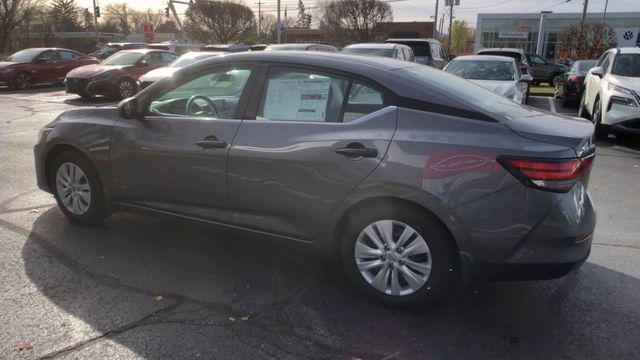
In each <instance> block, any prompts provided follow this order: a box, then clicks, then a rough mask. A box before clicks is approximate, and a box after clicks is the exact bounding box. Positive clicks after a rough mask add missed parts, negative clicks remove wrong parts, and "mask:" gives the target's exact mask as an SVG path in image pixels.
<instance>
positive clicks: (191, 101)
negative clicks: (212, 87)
mask: <svg viewBox="0 0 640 360" xmlns="http://www.w3.org/2000/svg"><path fill="white" fill-rule="evenodd" d="M198 99H200V100H204V102H205V103H206V104H207V107H208V108H209V110H210V111H209V112H205V109H204V108H203V107H201V106H199V105H198V104H196V103H195V101H196V100H198ZM193 105H196V106H197V107H198V108H199V109H200V110H196V111H194V109H193ZM185 108H186V109H185V110H186V113H187V115H202V114H207V115H212V116H214V117H219V115H220V111H218V107H217V106H216V104H215V103H214V102H213V100H211V99H209V98H208V97H206V96H204V95H193V96H192V97H190V98H189V100H187V104H186V105H185Z"/></svg>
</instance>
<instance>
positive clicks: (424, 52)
mask: <svg viewBox="0 0 640 360" xmlns="http://www.w3.org/2000/svg"><path fill="white" fill-rule="evenodd" d="M401 44H404V45H407V46H408V47H410V48H411V50H413V54H414V55H415V56H417V57H429V56H431V50H430V49H429V43H428V42H424V41H407V42H401Z"/></svg>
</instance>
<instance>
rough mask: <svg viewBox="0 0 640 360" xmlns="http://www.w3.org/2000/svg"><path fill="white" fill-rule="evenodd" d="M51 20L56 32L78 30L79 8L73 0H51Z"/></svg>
mask: <svg viewBox="0 0 640 360" xmlns="http://www.w3.org/2000/svg"><path fill="white" fill-rule="evenodd" d="M51 18H52V20H53V23H54V25H55V28H56V31H78V30H80V27H81V26H80V19H79V18H80V8H78V5H76V2H75V0H53V1H52V2H51Z"/></svg>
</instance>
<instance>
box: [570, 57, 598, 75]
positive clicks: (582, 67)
mask: <svg viewBox="0 0 640 360" xmlns="http://www.w3.org/2000/svg"><path fill="white" fill-rule="evenodd" d="M597 62H598V60H585V61H578V62H576V64H575V65H574V66H573V69H572V70H573V71H575V72H577V73H578V74H586V73H587V72H588V71H589V70H591V68H592V67H594V66H596V63H597Z"/></svg>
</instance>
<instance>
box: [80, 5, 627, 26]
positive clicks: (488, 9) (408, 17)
mask: <svg viewBox="0 0 640 360" xmlns="http://www.w3.org/2000/svg"><path fill="white" fill-rule="evenodd" d="M261 1H262V2H263V4H264V5H263V9H266V10H273V9H275V4H276V0H261ZM281 1H282V4H283V8H284V5H285V4H286V5H287V8H288V14H287V15H288V16H289V17H294V16H295V13H296V5H295V4H297V2H298V0H281ZM319 1H321V0H303V2H304V3H305V5H306V6H307V7H313V6H314V5H315V4H317V3H318V2H319ZM395 1H396V2H392V3H391V6H392V8H393V14H394V20H395V21H425V20H430V19H431V16H433V14H434V11H435V3H436V1H435V0H404V1H397V0H395ZM76 2H77V3H78V4H79V5H80V6H82V7H88V8H90V7H91V6H92V0H76ZM98 2H99V4H100V6H101V7H102V8H103V9H104V6H106V5H107V4H110V3H127V4H129V5H130V6H132V7H135V8H137V9H146V8H149V7H151V8H159V9H164V7H166V4H167V2H166V1H161V0H136V1H135V2H130V1H123V0H98ZM257 2H258V0H245V1H244V3H245V4H246V5H248V6H250V7H251V8H253V9H254V11H256V12H257V8H258V6H257ZM582 4H583V3H582V0H570V1H569V2H565V1H564V0H460V6H459V7H454V16H455V17H456V19H464V20H466V21H467V22H468V23H469V24H471V25H472V26H475V23H476V19H477V14H478V13H500V12H502V13H510V12H539V11H540V10H550V11H553V12H556V13H566V12H582ZM604 4H605V0H589V10H588V11H589V12H596V13H597V12H599V13H601V12H602V11H603V9H604ZM176 8H177V9H178V11H179V12H180V13H182V12H184V10H185V8H186V6H183V5H177V6H176ZM443 9H444V0H441V1H440V10H439V12H438V17H440V15H442V12H443ZM312 11H313V10H312ZM634 11H635V12H640V0H609V6H608V8H607V12H634ZM272 13H273V12H272Z"/></svg>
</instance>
